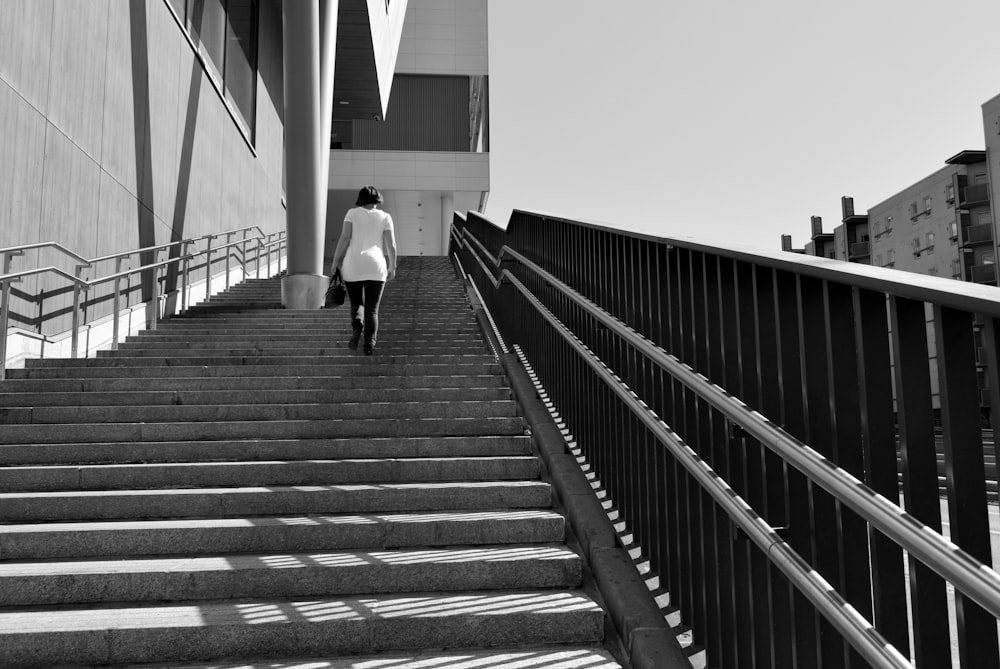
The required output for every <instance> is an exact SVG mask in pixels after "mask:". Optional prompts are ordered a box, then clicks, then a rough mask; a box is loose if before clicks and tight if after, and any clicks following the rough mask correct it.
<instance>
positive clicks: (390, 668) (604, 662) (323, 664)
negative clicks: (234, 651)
mask: <svg viewBox="0 0 1000 669" xmlns="http://www.w3.org/2000/svg"><path fill="white" fill-rule="evenodd" d="M170 666H171V669H306V668H308V669H480V668H481V669H487V668H499V667H503V668H504V669H580V668H583V667H585V668H586V669H621V667H622V665H620V664H619V663H618V662H617V661H616V660H615V659H614V657H613V656H612V655H611V653H609V652H608V651H606V650H604V649H603V648H599V647H596V646H553V647H549V646H539V647H534V648H516V649H488V650H487V649H483V650H478V649H476V650H463V651H456V650H449V651H443V650H442V651H436V650H434V651H423V652H418V653H399V652H396V653H382V654H379V655H376V656H371V655H362V656H353V657H348V658H337V659H327V658H295V659H291V658H289V659H283V658H269V659H260V660H250V661H247V662H240V663H225V662H223V663H218V662H213V663H212V664H172V665H170ZM131 669H141V667H138V666H136V667H133V668H131Z"/></svg>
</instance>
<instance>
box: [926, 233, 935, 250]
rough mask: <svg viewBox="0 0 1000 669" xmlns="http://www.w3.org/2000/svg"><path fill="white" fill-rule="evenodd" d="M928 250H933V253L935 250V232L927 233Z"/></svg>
mask: <svg viewBox="0 0 1000 669" xmlns="http://www.w3.org/2000/svg"><path fill="white" fill-rule="evenodd" d="M927 248H928V249H929V250H932V251H933V250H934V233H933V232H928V233H927Z"/></svg>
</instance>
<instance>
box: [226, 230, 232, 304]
mask: <svg viewBox="0 0 1000 669" xmlns="http://www.w3.org/2000/svg"><path fill="white" fill-rule="evenodd" d="M232 241H233V233H231V232H227V233H226V290H229V259H230V257H231V256H232V255H233V247H232V246H230V244H231V243H232Z"/></svg>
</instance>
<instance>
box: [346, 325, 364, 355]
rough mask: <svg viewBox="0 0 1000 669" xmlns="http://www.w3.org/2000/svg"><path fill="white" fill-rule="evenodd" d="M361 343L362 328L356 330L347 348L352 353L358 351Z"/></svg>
mask: <svg viewBox="0 0 1000 669" xmlns="http://www.w3.org/2000/svg"><path fill="white" fill-rule="evenodd" d="M360 341H361V328H354V334H352V335H351V341H349V342H347V347H348V348H350V349H351V350H352V351H357V350H358V342H360Z"/></svg>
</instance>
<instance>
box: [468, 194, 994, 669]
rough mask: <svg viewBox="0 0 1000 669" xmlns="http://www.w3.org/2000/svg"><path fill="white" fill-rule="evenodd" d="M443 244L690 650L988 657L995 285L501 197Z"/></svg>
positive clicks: (738, 655) (764, 662) (755, 655)
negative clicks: (683, 233)
mask: <svg viewBox="0 0 1000 669" xmlns="http://www.w3.org/2000/svg"><path fill="white" fill-rule="evenodd" d="M453 251H454V252H455V253H456V254H457V256H458V258H459V260H460V262H461V263H462V265H463V267H464V269H465V271H466V272H467V273H468V275H469V276H470V277H472V279H473V281H474V282H475V284H476V286H477V289H478V290H479V292H480V293H481V294H482V296H483V299H484V301H485V303H486V305H487V307H488V308H489V309H490V311H491V312H492V315H493V317H494V319H495V322H496V324H497V326H498V328H499V330H500V333H501V335H502V337H503V340H504V341H505V342H508V343H509V344H510V346H511V347H512V348H513V349H515V350H516V351H517V352H518V354H519V355H520V356H522V357H523V359H524V360H525V361H526V362H527V363H528V364H530V365H531V367H532V368H533V371H534V373H535V374H536V375H537V377H538V378H539V381H540V383H541V384H542V386H544V389H545V392H546V394H547V395H548V397H549V399H550V401H551V402H552V404H553V407H554V410H556V411H557V412H558V414H559V417H560V419H561V420H562V421H563V422H564V424H565V429H566V430H567V431H568V432H569V433H570V434H571V439H572V440H573V441H575V443H576V446H577V447H578V448H579V449H580V450H581V452H582V453H583V454H584V456H585V457H586V458H587V460H588V462H589V464H590V465H591V467H592V470H593V471H594V473H595V475H596V477H597V478H598V479H599V480H600V483H601V485H602V486H603V488H604V489H605V491H606V492H607V494H608V497H609V498H610V499H611V500H613V501H614V504H615V507H616V510H617V511H618V513H619V515H620V518H621V519H623V520H624V522H625V523H626V524H627V526H628V528H629V530H630V531H632V532H634V534H635V536H636V538H637V543H638V544H639V545H641V547H642V551H643V556H644V557H645V558H647V559H648V560H649V563H650V566H651V568H652V570H653V571H655V572H656V573H657V574H658V575H659V576H660V579H661V583H662V584H663V586H664V587H665V589H667V590H668V591H669V594H670V603H671V605H672V606H674V607H676V608H677V610H678V611H679V612H680V614H681V616H682V618H683V620H684V622H685V623H686V624H688V625H690V626H691V630H692V634H693V636H694V641H695V644H696V645H697V646H699V647H700V648H703V649H704V651H705V653H706V655H707V658H706V661H707V665H708V666H711V667H827V668H831V667H836V668H837V669H840V668H842V667H858V666H875V667H901V666H911V663H910V658H913V661H914V662H915V664H916V666H918V667H935V668H936V667H947V666H952V660H953V658H952V644H953V643H954V644H955V647H956V648H957V655H958V660H957V661H960V662H961V666H963V667H966V666H975V667H997V666H1000V649H998V643H997V619H998V617H1000V575H998V574H997V572H995V571H994V570H993V569H991V568H990V565H991V547H990V524H989V517H988V505H987V494H986V480H985V474H984V455H983V438H982V434H983V433H982V431H981V429H980V420H981V415H980V402H979V393H980V390H979V387H978V385H977V377H976V359H977V349H976V345H975V341H974V325H973V324H974V322H981V323H982V325H981V326H980V325H976V326H975V327H981V328H982V341H983V348H985V355H986V357H987V358H988V367H987V369H986V373H987V374H988V375H989V377H990V378H989V383H988V386H989V387H990V388H992V389H994V390H993V391H992V392H993V393H994V394H995V393H996V389H997V388H1000V384H998V383H997V382H996V381H997V364H996V363H997V349H998V338H997V337H998V330H997V324H998V321H997V319H998V318H1000V291H997V290H996V289H995V288H991V287H985V286H978V285H974V284H967V283H959V282H954V281H950V280H947V279H938V278H934V277H927V276H920V275H915V274H909V273H907V274H900V273H898V272H895V271H892V270H885V269H881V268H875V267H870V266H864V265H858V264H854V263H845V262H837V261H831V260H827V259H821V258H810V257H805V256H801V255H797V254H788V253H784V254H783V253H780V252H774V253H769V252H767V251H757V250H741V249H731V248H721V247H712V246H708V245H705V244H700V243H698V242H695V241H692V240H685V239H664V238H655V237H650V236H645V235H638V234H631V233H626V232H620V231H616V230H611V229H608V228H604V227H600V226H597V225H593V224H589V223H582V222H577V221H571V220H566V219H562V218H559V217H553V216H547V215H542V214H532V213H528V212H521V211H515V212H514V214H513V215H512V217H511V221H510V224H509V226H508V228H507V229H506V230H501V229H500V228H497V227H496V226H494V225H493V224H491V223H490V222H489V221H487V220H486V219H483V218H481V217H478V216H476V215H475V214H470V215H469V217H468V219H464V218H463V217H461V216H456V220H455V225H454V237H453ZM928 312H929V313H930V314H931V315H932V322H933V330H932V332H933V342H932V343H931V344H930V347H929V339H928V328H927V323H928ZM930 350H933V351H934V353H935V355H933V356H931V355H929V351H930ZM932 377H936V378H935V381H936V384H932V381H931V379H932ZM934 387H937V388H938V389H939V390H938V393H937V394H936V395H935V393H934V392H933V390H932V388H934ZM991 404H992V406H1000V404H998V402H997V397H995V396H992V397H991ZM936 423H939V425H936ZM897 439H898V444H899V446H898V449H899V450H898V452H897ZM936 441H939V442H940V443H941V445H942V448H943V454H942V456H943V459H944V463H945V486H944V494H943V495H942V494H941V493H940V492H939V482H938V463H937V458H938V452H937V448H936V445H935V443H936ZM900 482H901V483H900ZM943 508H944V509H945V510H944V511H942V509H943ZM943 515H945V516H946V517H945V518H943V517H942V516H943ZM945 525H947V528H948V532H947V536H946V535H945V534H943V533H942V528H943V527H944V526H945ZM950 587H953V588H954V594H949V588H950ZM949 605H951V606H952V607H953V609H954V611H955V616H954V619H951V620H949V614H948V611H949ZM911 638H912V639H913V643H912V645H911Z"/></svg>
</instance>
